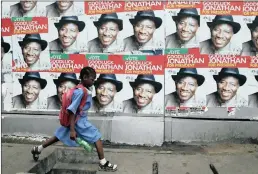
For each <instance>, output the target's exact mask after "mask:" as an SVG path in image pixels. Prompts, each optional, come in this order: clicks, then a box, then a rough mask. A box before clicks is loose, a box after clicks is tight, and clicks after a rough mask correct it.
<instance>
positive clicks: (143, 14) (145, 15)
mask: <svg viewBox="0 0 258 174" xmlns="http://www.w3.org/2000/svg"><path fill="white" fill-rule="evenodd" d="M142 19H150V20H152V21H154V23H155V26H156V28H159V27H160V26H161V24H162V19H161V18H159V17H156V16H155V14H154V12H153V10H148V11H138V12H137V14H136V16H135V17H134V19H129V21H130V22H131V24H132V25H135V24H136V23H137V22H138V21H140V20H142Z"/></svg>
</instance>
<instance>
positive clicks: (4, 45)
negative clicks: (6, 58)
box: [1, 37, 11, 53]
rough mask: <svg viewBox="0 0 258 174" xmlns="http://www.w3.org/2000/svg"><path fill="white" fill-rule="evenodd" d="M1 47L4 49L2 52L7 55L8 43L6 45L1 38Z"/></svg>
mask: <svg viewBox="0 0 258 174" xmlns="http://www.w3.org/2000/svg"><path fill="white" fill-rule="evenodd" d="M1 45H2V46H1V47H3V48H4V52H5V53H7V52H8V51H9V50H10V47H11V46H10V44H9V43H7V42H4V38H3V37H1Z"/></svg>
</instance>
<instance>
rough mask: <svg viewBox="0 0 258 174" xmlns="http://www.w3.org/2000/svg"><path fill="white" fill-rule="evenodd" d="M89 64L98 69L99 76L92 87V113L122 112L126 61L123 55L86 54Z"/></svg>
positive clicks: (90, 110)
mask: <svg viewBox="0 0 258 174" xmlns="http://www.w3.org/2000/svg"><path fill="white" fill-rule="evenodd" d="M85 58H86V60H87V66H89V67H92V68H94V69H95V70H96V73H97V78H96V80H95V82H94V85H93V87H92V97H93V98H92V106H91V108H90V109H89V112H91V113H101V114H106V113H121V112H123V106H122V104H123V103H122V101H123V98H124V95H125V93H126V92H127V91H126V88H124V68H125V66H124V62H123V59H122V56H118V55H105V54H86V57H85Z"/></svg>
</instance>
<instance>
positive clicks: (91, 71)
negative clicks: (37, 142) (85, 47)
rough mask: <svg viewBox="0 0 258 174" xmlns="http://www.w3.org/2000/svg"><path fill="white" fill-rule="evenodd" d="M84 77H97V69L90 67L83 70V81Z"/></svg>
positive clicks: (81, 76) (81, 73)
mask: <svg viewBox="0 0 258 174" xmlns="http://www.w3.org/2000/svg"><path fill="white" fill-rule="evenodd" d="M84 75H86V76H90V75H93V76H94V77H96V71H95V69H93V68H91V67H89V66H86V67H84V68H82V70H81V72H80V77H79V78H80V79H81V80H82V78H83V76H84Z"/></svg>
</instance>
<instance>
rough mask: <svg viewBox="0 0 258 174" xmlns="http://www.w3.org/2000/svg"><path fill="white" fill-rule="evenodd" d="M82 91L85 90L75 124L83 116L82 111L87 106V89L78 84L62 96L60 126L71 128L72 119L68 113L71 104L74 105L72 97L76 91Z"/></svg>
mask: <svg viewBox="0 0 258 174" xmlns="http://www.w3.org/2000/svg"><path fill="white" fill-rule="evenodd" d="M78 88H80V89H82V90H83V94H84V95H83V97H82V100H81V103H80V105H79V107H78V109H77V111H76V114H75V115H76V120H75V123H76V122H77V121H78V119H79V117H80V116H81V111H82V109H83V107H84V105H85V104H86V99H87V90H86V89H85V87H84V86H83V85H82V84H78V85H77V86H75V87H74V88H72V89H70V90H68V91H67V92H66V93H64V94H63V95H62V106H61V110H60V113H59V121H60V124H61V125H62V126H64V127H69V126H70V118H69V112H68V111H67V108H68V107H69V106H70V104H71V103H72V96H73V92H74V90H75V89H78Z"/></svg>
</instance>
